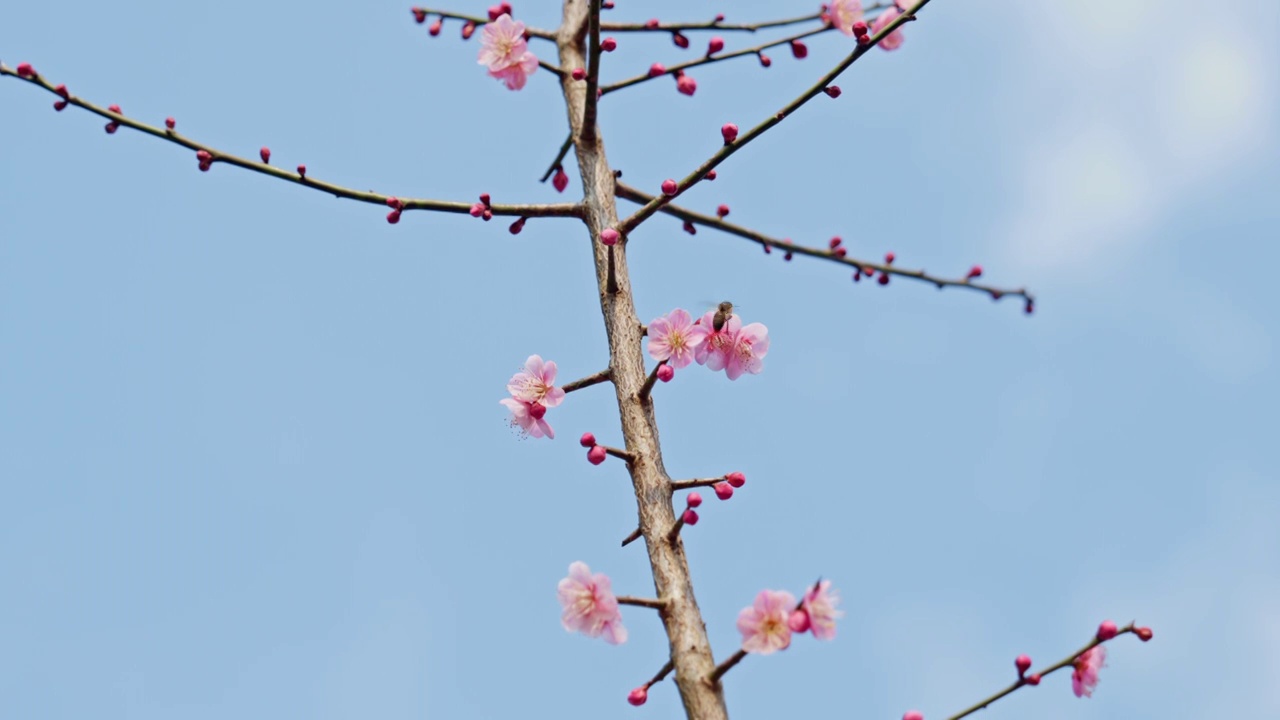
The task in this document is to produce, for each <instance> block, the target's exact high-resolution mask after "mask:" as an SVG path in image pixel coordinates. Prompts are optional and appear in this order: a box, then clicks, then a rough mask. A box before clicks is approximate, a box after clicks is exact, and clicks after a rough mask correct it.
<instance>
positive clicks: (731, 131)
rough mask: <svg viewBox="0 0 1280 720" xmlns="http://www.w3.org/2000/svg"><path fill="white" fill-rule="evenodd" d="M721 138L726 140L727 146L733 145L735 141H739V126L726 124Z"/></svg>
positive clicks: (722, 129) (721, 131)
mask: <svg viewBox="0 0 1280 720" xmlns="http://www.w3.org/2000/svg"><path fill="white" fill-rule="evenodd" d="M720 136H721V137H723V138H724V144H725V145H732V144H733V141H734V140H737V139H738V126H737V125H734V124H733V123H725V124H724V125H723V126H722V127H721V128H720Z"/></svg>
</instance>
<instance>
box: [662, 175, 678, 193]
mask: <svg viewBox="0 0 1280 720" xmlns="http://www.w3.org/2000/svg"><path fill="white" fill-rule="evenodd" d="M678 188H679V186H678V185H676V181H675V180H672V179H671V178H667V179H666V180H663V181H662V194H663V195H675V194H676V190H677V189H678Z"/></svg>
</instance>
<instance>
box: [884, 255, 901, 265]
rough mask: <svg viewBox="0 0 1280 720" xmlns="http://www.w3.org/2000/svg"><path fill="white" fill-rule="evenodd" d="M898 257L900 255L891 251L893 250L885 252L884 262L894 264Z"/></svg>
mask: <svg viewBox="0 0 1280 720" xmlns="http://www.w3.org/2000/svg"><path fill="white" fill-rule="evenodd" d="M897 257H898V256H897V255H894V254H893V253H891V252H887V253H885V254H884V264H885V265H892V264H893V261H894V260H895V259H897Z"/></svg>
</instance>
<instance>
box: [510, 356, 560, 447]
mask: <svg viewBox="0 0 1280 720" xmlns="http://www.w3.org/2000/svg"><path fill="white" fill-rule="evenodd" d="M555 381H556V364H555V363H554V362H550V361H548V362H543V360H542V357H541V356H539V355H530V356H529V359H528V360H526V361H525V363H524V369H523V370H521V371H520V372H518V373H516V374H515V375H512V376H511V379H510V380H508V381H507V392H509V393H511V397H509V398H503V399H501V400H499V401H498V402H500V403H501V404H502V405H504V406H505V407H506V408H507V409H508V410H510V411H511V424H512V425H514V426H518V427H519V428H520V429H521V430H523V431H524V432H526V433H528V434H529V435H532V436H533V437H536V438H540V437H546V438H550V439H554V438H555V436H556V433H555V431H554V430H552V429H551V425H549V424H547V421H546V420H545V419H544V417H543V416H544V415H546V414H547V408H553V407H555V406H557V405H559V404H560V401H562V400H564V390H563V389H561V388H558V387H556V386H555Z"/></svg>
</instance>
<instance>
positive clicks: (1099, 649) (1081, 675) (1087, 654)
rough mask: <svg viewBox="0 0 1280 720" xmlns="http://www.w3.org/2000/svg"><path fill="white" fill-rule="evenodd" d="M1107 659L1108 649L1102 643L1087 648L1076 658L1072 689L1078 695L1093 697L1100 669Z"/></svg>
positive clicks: (1072, 674)
mask: <svg viewBox="0 0 1280 720" xmlns="http://www.w3.org/2000/svg"><path fill="white" fill-rule="evenodd" d="M1106 661H1107V649H1106V648H1105V647H1103V646H1101V645H1095V646H1094V647H1091V648H1089V649H1088V650H1085V651H1084V652H1083V653H1080V657H1077V658H1076V661H1075V670H1074V671H1073V672H1072V673H1071V690H1072V692H1074V693H1075V694H1076V697H1092V696H1093V691H1094V688H1096V687H1098V670H1100V669H1102V665H1103V663H1105V662H1106Z"/></svg>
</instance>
